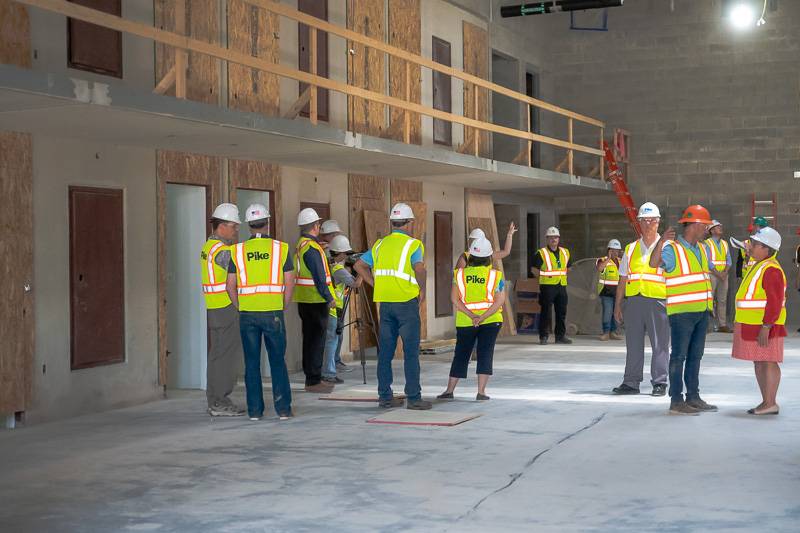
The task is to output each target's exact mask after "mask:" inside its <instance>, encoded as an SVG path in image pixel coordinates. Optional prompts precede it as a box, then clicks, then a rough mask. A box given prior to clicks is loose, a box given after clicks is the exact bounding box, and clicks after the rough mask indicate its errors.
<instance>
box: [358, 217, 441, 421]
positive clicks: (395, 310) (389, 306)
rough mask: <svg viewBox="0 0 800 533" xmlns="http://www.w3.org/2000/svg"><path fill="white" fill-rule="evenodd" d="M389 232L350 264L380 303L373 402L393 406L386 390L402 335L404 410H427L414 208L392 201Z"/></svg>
mask: <svg viewBox="0 0 800 533" xmlns="http://www.w3.org/2000/svg"><path fill="white" fill-rule="evenodd" d="M389 221H390V223H391V225H392V233H391V234H389V235H387V236H386V237H384V238H383V239H378V241H376V242H375V244H374V245H373V246H372V248H371V249H370V250H369V251H367V252H366V253H364V255H362V256H361V257H360V258H359V259H358V261H357V262H356V264H355V269H356V272H358V273H359V274H360V275H361V277H362V278H363V279H364V281H366V282H367V283H368V284H370V285H372V286H374V287H375V292H374V295H373V300H374V301H375V302H378V303H379V305H380V309H379V313H380V339H379V340H378V404H379V405H380V406H381V407H383V408H389V407H399V406H401V405H403V401H402V400H400V399H399V398H395V397H394V396H393V394H392V359H393V358H394V351H395V349H396V348H397V338H398V336H399V337H401V338H402V339H403V368H404V370H405V377H406V387H405V392H406V397H407V398H408V403H407V405H406V407H408V408H409V409H416V410H425V409H430V408H431V406H432V404H431V402H428V401H426V400H423V399H422V388H421V387H420V383H419V340H420V338H419V337H420V317H419V306H420V304H424V302H425V280H426V271H425V258H424V253H425V246H424V245H423V244H422V242H421V241H419V240H417V239H415V238H414V237H412V236H411V230H412V226H413V224H414V212H413V211H412V210H411V208H410V207H409V206H408V205H407V204H404V203H398V204H395V205H394V206H393V207H392V211H391V213H390V215H389Z"/></svg>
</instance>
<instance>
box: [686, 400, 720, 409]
mask: <svg viewBox="0 0 800 533" xmlns="http://www.w3.org/2000/svg"><path fill="white" fill-rule="evenodd" d="M686 403H687V404H689V405H690V406H692V407H694V408H695V409H697V410H698V411H716V410H717V406H716V405H711V404H710V403H706V402H705V400H703V399H701V398H695V399H694V400H686Z"/></svg>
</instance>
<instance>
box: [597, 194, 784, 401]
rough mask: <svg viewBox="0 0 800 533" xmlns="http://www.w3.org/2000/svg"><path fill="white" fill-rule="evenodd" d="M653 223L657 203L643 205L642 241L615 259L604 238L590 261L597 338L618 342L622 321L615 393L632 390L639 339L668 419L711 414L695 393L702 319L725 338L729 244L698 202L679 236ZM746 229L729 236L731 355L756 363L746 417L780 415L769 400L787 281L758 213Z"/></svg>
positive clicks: (775, 239)
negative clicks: (734, 279)
mask: <svg viewBox="0 0 800 533" xmlns="http://www.w3.org/2000/svg"><path fill="white" fill-rule="evenodd" d="M660 220H661V214H660V212H659V209H658V207H657V206H656V205H654V204H652V203H650V202H647V203H645V204H643V205H642V206H641V207H640V209H639V211H638V221H639V226H640V228H641V238H640V239H638V240H637V241H635V242H632V243H630V244H628V245H627V246H626V247H625V250H624V253H622V254H621V255H620V252H621V251H622V246H621V245H620V243H619V241H617V240H616V239H612V240H611V241H610V242H609V244H608V255H607V256H606V257H602V258H600V259H598V261H597V264H596V268H597V270H598V272H599V273H600V274H599V275H600V279H599V283H598V290H599V292H600V298H601V302H602V307H603V320H602V322H603V335H602V336H601V337H600V338H601V340H608V339H609V338H618V337H615V336H614V332H615V331H616V326H617V324H622V323H624V324H625V341H626V348H627V350H626V351H627V356H626V362H625V375H624V377H623V380H622V383H621V384H620V385H619V386H618V387H615V388H614V389H613V392H614V393H615V394H639V393H640V384H641V382H642V381H643V371H644V337H645V334H647V336H648V337H649V338H650V346H651V348H652V352H653V354H652V359H651V364H650V376H651V384H652V392H651V394H652V395H653V396H664V395H666V394H667V392H669V396H670V413H673V414H684V415H695V414H698V413H701V412H706V411H716V410H717V407H716V406H714V405H711V404H709V403H707V402H706V401H705V400H703V399H702V398H701V396H700V383H699V381H700V379H699V374H700V362H701V359H702V357H703V352H704V347H705V338H706V331H707V330H708V327H709V324H708V320H709V317H710V316H711V317H713V318H714V319H715V320H716V330H717V331H719V332H725V333H730V332H731V329H730V328H729V327H728V322H727V316H726V309H727V294H728V272H729V270H730V268H731V267H732V258H731V251H730V249H731V247H730V244H729V243H728V242H727V241H725V239H723V228H722V225H721V224H720V223H719V222H718V221H716V220H712V219H711V217H710V215H709V213H708V210H707V209H705V208H704V207H702V206H700V205H692V206H689V207H688V208H687V209H686V210H685V211H684V213H683V216H682V218H681V219H680V220H679V221H678V222H679V223H680V224H681V234H680V235H677V234H676V232H675V230H673V229H672V228H667V230H666V231H665V232H664V233H663V234H659V233H658V226H659V223H660ZM754 226H755V229H756V230H757V231H755V233H754V234H753V235H752V236H751V237H750V238H749V239H747V240H746V241H744V242H741V243H738V241H735V240H733V241H735V242H737V243H738V244H739V245H740V255H739V256H740V260H739V264H740V266H739V268H738V270H737V272H738V273H739V274H740V275H739V277H740V279H741V282H740V285H739V288H738V291H737V293H736V306H735V307H736V316H735V320H734V329H733V331H732V332H733V334H734V337H733V349H732V355H733V357H734V358H737V359H743V360H749V361H753V362H754V366H755V373H756V378H757V381H758V385H759V389H760V391H761V394H762V402H761V403H760V404H759V405H758V406H756V407H754V408H752V409H750V410H749V411H748V413H750V414H753V415H769V414H777V413H778V411H779V407H778V405H777V402H776V396H777V390H778V385H779V383H780V367H779V366H778V364H779V363H781V362H783V338H784V337H785V336H786V329H785V326H784V325H785V323H786V306H785V303H786V296H785V293H786V276H785V274H784V272H783V269H782V268H781V266H780V263H779V262H778V261H777V258H776V256H777V253H778V250H779V249H780V245H781V236H780V235H779V234H778V232H777V231H775V230H774V229H773V228H770V227H769V226H768V223H767V221H766V219H764V218H763V217H757V218H756V219H755V220H754ZM707 236H708V237H707ZM609 317H612V318H610V319H609ZM670 345H671V350H670ZM684 385H685V387H686V394H685V396H684V392H683V388H684ZM668 388H669V390H668Z"/></svg>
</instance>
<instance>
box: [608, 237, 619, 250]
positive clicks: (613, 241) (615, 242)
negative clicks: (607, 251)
mask: <svg viewBox="0 0 800 533" xmlns="http://www.w3.org/2000/svg"><path fill="white" fill-rule="evenodd" d="M608 248H611V249H612V250H622V245H621V244H620V243H619V241H618V240H617V239H611V240H610V241H608Z"/></svg>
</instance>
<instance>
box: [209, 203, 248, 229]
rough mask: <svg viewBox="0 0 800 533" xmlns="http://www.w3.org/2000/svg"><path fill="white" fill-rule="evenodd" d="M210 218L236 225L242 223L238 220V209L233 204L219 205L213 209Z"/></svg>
mask: <svg viewBox="0 0 800 533" xmlns="http://www.w3.org/2000/svg"><path fill="white" fill-rule="evenodd" d="M211 218H216V219H219V220H227V221H228V222H235V223H237V224H241V223H242V221H241V219H240V218H239V208H238V207H236V206H235V205H233V204H219V205H218V206H217V208H216V209H214V213H213V214H212V215H211Z"/></svg>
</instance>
